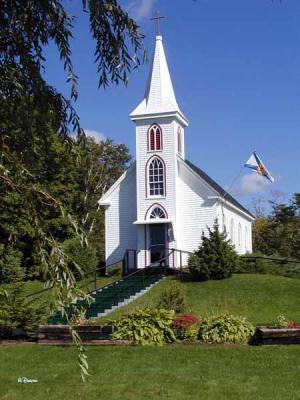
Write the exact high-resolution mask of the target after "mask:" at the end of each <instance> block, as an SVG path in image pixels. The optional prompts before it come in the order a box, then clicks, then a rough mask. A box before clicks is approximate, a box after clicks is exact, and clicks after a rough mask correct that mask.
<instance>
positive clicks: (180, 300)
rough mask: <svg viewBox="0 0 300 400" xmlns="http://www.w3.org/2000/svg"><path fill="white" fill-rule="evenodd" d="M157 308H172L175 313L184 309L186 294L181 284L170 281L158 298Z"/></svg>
mask: <svg viewBox="0 0 300 400" xmlns="http://www.w3.org/2000/svg"><path fill="white" fill-rule="evenodd" d="M158 308H164V309H166V310H174V311H175V313H181V312H183V311H184V310H185V309H186V295H185V290H184V288H183V286H182V285H180V284H179V283H178V282H172V283H171V284H170V285H169V286H168V287H166V288H165V289H164V290H163V292H162V294H161V296H160V299H159V302H158Z"/></svg>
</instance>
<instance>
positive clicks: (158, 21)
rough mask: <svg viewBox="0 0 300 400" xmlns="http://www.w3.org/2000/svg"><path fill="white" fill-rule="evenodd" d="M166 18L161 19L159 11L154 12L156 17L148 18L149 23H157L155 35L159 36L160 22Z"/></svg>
mask: <svg viewBox="0 0 300 400" xmlns="http://www.w3.org/2000/svg"><path fill="white" fill-rule="evenodd" d="M163 18H166V17H162V16H160V15H159V11H156V17H153V18H150V21H156V23H157V28H156V34H157V35H160V30H159V28H160V20H161V19H163Z"/></svg>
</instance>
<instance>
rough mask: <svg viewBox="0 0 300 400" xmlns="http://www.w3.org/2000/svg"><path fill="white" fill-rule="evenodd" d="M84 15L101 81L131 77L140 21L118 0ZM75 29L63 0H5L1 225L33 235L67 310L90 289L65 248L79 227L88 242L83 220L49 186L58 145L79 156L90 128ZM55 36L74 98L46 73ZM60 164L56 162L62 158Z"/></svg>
mask: <svg viewBox="0 0 300 400" xmlns="http://www.w3.org/2000/svg"><path fill="white" fill-rule="evenodd" d="M70 3H71V4H68V7H72V1H71V2H70ZM74 4H75V2H74ZM84 15H88V17H89V22H90V31H91V36H92V38H93V40H94V42H95V59H94V62H95V63H96V65H97V72H98V85H99V86H100V87H101V86H102V87H107V86H108V85H109V84H111V83H112V84H119V83H120V82H123V83H125V84H127V82H128V76H129V74H130V72H131V71H132V70H133V69H134V68H137V67H138V66H139V65H140V62H141V61H140V60H143V57H144V54H143V52H144V50H143V46H142V39H143V36H142V35H141V33H140V31H139V27H138V26H137V24H136V23H135V21H134V20H132V19H131V18H130V17H129V16H128V14H127V12H126V11H124V10H123V9H122V8H121V7H120V5H119V3H118V2H117V1H116V0H83V1H82V16H84ZM75 30H76V19H75V17H74V16H73V15H71V14H70V12H68V11H67V10H66V4H65V3H64V2H63V1H59V0H48V1H47V0H46V1H45V0H3V1H1V7H0V196H1V200H3V204H5V206H6V208H5V210H6V211H5V212H6V214H8V216H7V217H6V215H5V216H4V219H3V224H2V226H0V241H1V245H3V246H8V245H9V246H11V245H12V244H13V243H16V242H17V241H18V240H19V239H20V234H19V228H20V224H21V228H22V229H23V231H24V232H25V233H24V234H25V235H32V236H34V238H35V241H34V252H35V256H36V258H38V262H39V264H40V266H41V269H42V270H43V273H44V274H45V275H46V276H47V279H48V285H50V286H53V287H54V288H55V292H56V296H57V304H59V305H60V308H61V311H62V313H66V309H67V306H68V304H69V303H70V302H72V301H74V300H76V299H77V298H78V297H83V296H84V293H82V292H81V291H79V289H78V288H77V285H76V279H75V277H74V271H77V272H78V266H77V265H76V263H74V262H73V261H72V260H71V259H70V258H69V257H68V256H67V255H66V254H65V252H64V251H63V249H62V246H61V239H62V238H63V236H64V235H65V234H66V233H67V237H68V235H69V236H71V235H77V236H79V237H80V238H81V240H82V243H83V245H84V243H85V242H86V234H85V230H84V227H82V226H81V225H80V221H78V222H77V221H76V218H75V217H74V215H73V213H72V211H73V210H71V209H70V207H69V206H68V202H67V201H62V200H61V198H62V196H61V197H60V199H58V197H57V196H56V195H55V194H53V193H50V192H49V174H51V173H52V172H51V171H50V172H49V170H50V169H51V168H48V166H49V163H50V166H52V164H51V162H52V161H53V159H51V157H50V155H51V154H54V153H53V151H52V150H53V146H56V148H57V149H59V148H61V147H62V146H63V147H67V149H68V158H69V159H70V160H71V159H73V160H75V161H74V162H76V157H79V156H78V143H84V132H83V131H82V128H81V126H80V120H79V116H78V114H77V112H76V110H75V108H74V102H75V101H76V99H77V97H78V90H77V86H78V76H77V74H76V72H75V70H74V68H73V64H72V52H71V46H70V40H71V38H72V37H73V33H74V31H75ZM49 44H52V45H54V46H55V47H56V48H57V49H58V52H59V57H60V60H61V62H62V64H63V67H64V70H65V72H66V81H67V82H68V83H69V84H70V96H69V98H66V97H65V96H63V95H62V94H61V93H60V92H59V90H57V89H56V88H54V87H52V86H50V85H49V84H48V83H47V82H46V81H45V79H44V76H45V75H44V71H45V69H46V61H47V48H48V45H49ZM70 134H76V135H77V136H78V141H76V142H75V141H74V140H71V139H70ZM57 154H59V151H58V153H57ZM62 154H65V152H64V153H62ZM55 157H57V155H56V156H55ZM56 161H57V160H56ZM55 165H56V168H57V165H59V164H58V163H57V162H56V164H55ZM45 166H47V168H45ZM61 168H62V171H61V181H62V182H61V186H62V188H61V189H60V190H61V191H62V190H65V197H66V199H68V195H69V187H68V185H66V184H65V183H64V179H65V172H66V173H68V174H72V173H73V172H72V168H69V169H66V170H64V169H63V166H62V167H61ZM57 176H59V173H57ZM16 210H18V212H17V211H16ZM20 210H22V211H20ZM50 217H51V218H52V217H54V219H55V218H56V220H57V219H59V218H60V220H61V221H63V223H62V226H63V227H64V229H63V230H61V229H60V230H59V229H57V226H50V225H49V223H48V221H49V218H50ZM14 218H15V226H16V228H15V229H14V227H13V224H10V227H9V229H8V227H7V220H8V219H11V220H12V221H14ZM70 329H71V333H72V337H73V339H74V342H75V343H76V345H77V346H78V348H79V363H80V368H81V371H82V373H83V375H84V374H87V371H88V365H87V359H86V355H85V354H84V351H83V348H82V346H81V342H80V338H79V336H78V335H76V332H75V331H74V329H73V328H72V326H71V325H70ZM74 332H75V333H74Z"/></svg>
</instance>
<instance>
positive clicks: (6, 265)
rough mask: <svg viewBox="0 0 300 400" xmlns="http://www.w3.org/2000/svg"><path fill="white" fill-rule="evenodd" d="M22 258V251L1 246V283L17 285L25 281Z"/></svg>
mask: <svg viewBox="0 0 300 400" xmlns="http://www.w3.org/2000/svg"><path fill="white" fill-rule="evenodd" d="M22 258H23V254H22V253H21V252H20V251H18V250H16V249H14V248H13V247H12V246H4V245H3V244H0V283H16V282H21V281H22V280H23V279H24V270H23V268H22V267H21V262H22Z"/></svg>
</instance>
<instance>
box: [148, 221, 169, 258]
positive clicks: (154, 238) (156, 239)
mask: <svg viewBox="0 0 300 400" xmlns="http://www.w3.org/2000/svg"><path fill="white" fill-rule="evenodd" d="M149 229H150V235H149V236H150V248H149V250H150V262H151V264H152V263H156V262H157V261H159V260H161V259H162V258H164V257H165V254H166V224H151V225H149ZM158 264H159V263H158ZM164 264H165V262H164Z"/></svg>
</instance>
